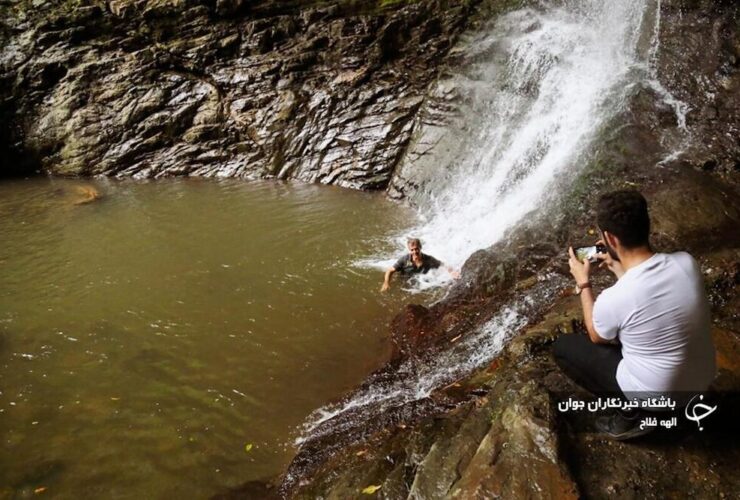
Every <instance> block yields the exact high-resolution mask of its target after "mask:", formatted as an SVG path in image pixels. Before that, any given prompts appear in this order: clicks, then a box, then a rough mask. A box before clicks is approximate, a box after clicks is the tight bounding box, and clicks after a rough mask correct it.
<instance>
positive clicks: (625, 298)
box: [593, 252, 716, 397]
mask: <svg viewBox="0 0 740 500" xmlns="http://www.w3.org/2000/svg"><path fill="white" fill-rule="evenodd" d="M593 321H594V328H595V329H596V333H598V334H599V336H600V337H602V338H604V339H607V340H611V339H614V338H615V337H617V336H618V337H619V341H620V342H621V344H622V356H623V358H622V361H620V363H619V367H618V368H617V383H618V384H619V387H620V388H621V389H622V392H624V393H641V394H633V395H629V394H628V397H633V396H637V397H643V394H644V393H666V392H671V391H692V392H700V391H704V390H706V389H707V387H708V386H709V384H710V383H711V382H712V380H713V379H714V376H715V373H716V364H715V363H716V362H715V352H714V343H713V342H712V336H711V333H710V319H709V303H708V301H707V297H706V294H705V292H704V284H703V282H702V277H701V272H700V270H699V266H698V264H697V263H696V261H695V260H694V259H693V258H692V257H691V255H689V254H687V253H685V252H677V253H673V254H662V253H657V254H655V255H653V256H652V257H650V258H649V259H648V260H646V261H645V262H642V263H640V264H639V265H637V266H635V267H633V268H631V269H629V270H628V271H627V272H626V273H624V275H622V277H621V278H620V279H619V280H618V281H617V283H616V284H615V285H614V286H612V287H610V288H607V289H606V290H604V291H603V292H602V293H601V295H599V297H598V299H596V303H595V304H594V312H593Z"/></svg>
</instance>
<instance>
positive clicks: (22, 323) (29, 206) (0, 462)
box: [0, 179, 418, 498]
mask: <svg viewBox="0 0 740 500" xmlns="http://www.w3.org/2000/svg"><path fill="white" fill-rule="evenodd" d="M80 186H82V187H80ZM88 187H89V188H92V189H95V190H97V192H98V194H99V196H100V197H99V199H93V200H90V201H89V202H87V203H84V204H79V203H78V202H79V199H80V197H81V196H85V197H89V191H88V192H86V191H85V190H86V189H87V188H88ZM413 222H414V221H413V215H412V214H411V213H409V212H407V211H406V210H405V209H404V208H402V207H398V206H396V205H392V204H390V203H388V202H387V201H385V200H384V199H383V198H382V197H380V196H373V195H368V194H363V193H355V192H348V191H344V190H340V189H334V188H326V187H316V186H301V185H286V184H275V183H243V182H212V181H197V180H178V181H160V182H156V183H137V182H123V183H112V182H108V181H96V182H93V183H91V182H87V183H83V182H82V181H69V180H66V181H61V180H48V179H34V180H25V181H4V182H3V183H1V184H0V241H2V245H0V284H1V285H0V380H2V385H1V386H0V438H1V439H2V450H3V451H2V455H0V495H1V496H4V495H5V494H10V495H12V494H17V493H21V494H23V493H28V494H30V493H33V491H34V490H35V489H37V488H47V489H46V490H44V491H45V492H47V493H51V494H53V496H55V497H62V498H64V497H66V498H73V497H74V498H77V497H79V496H81V495H82V496H86V497H87V496H106V497H111V496H118V497H124V498H134V497H137V498H139V497H144V496H145V497H150V498H151V497H165V496H166V497H170V496H172V495H178V494H187V495H188V497H192V496H196V497H203V496H207V495H209V494H212V493H216V492H219V491H222V490H223V489H224V488H227V487H230V486H235V485H238V484H241V483H243V482H244V481H247V480H251V479H258V478H264V477H270V476H272V475H275V474H277V473H279V472H280V471H281V470H282V469H283V468H284V466H285V465H286V464H287V462H288V461H289V460H290V458H291V456H292V454H293V453H294V449H293V448H292V444H291V443H292V442H293V440H294V439H295V438H296V436H297V434H298V431H297V428H298V426H300V424H301V423H302V422H303V421H304V419H305V418H306V416H307V415H308V414H309V413H311V411H312V410H314V409H315V408H317V407H319V406H321V405H323V404H325V403H327V402H329V401H331V400H334V399H336V398H338V397H339V396H340V395H341V394H342V393H344V392H345V391H347V390H349V389H350V388H352V387H354V386H355V385H357V384H358V383H359V382H360V381H361V380H362V379H363V378H364V377H365V376H366V375H367V374H368V373H369V372H370V371H372V370H373V369H375V368H377V367H379V366H380V365H381V364H382V363H383V361H384V359H385V356H387V349H388V339H387V324H388V321H389V320H390V318H391V315H392V314H393V313H394V312H395V311H397V310H398V308H399V307H400V304H401V303H402V301H403V300H404V299H406V298H407V297H405V296H404V295H403V292H401V291H400V288H401V287H395V289H394V290H393V292H392V293H390V294H388V295H381V294H379V293H378V289H379V287H380V284H381V280H382V276H381V273H379V272H378V271H377V270H374V269H365V268H358V267H356V266H353V265H352V263H353V262H360V261H364V260H367V259H376V258H377V255H378V254H379V253H382V252H383V251H392V250H393V249H394V247H393V246H392V243H391V246H390V247H389V246H388V243H386V240H387V237H388V235H389V234H391V233H394V232H398V231H399V230H400V229H401V228H402V227H404V226H405V225H407V224H409V223H413ZM415 300H416V301H418V297H417V298H415ZM247 444H251V445H252V447H251V449H249V451H247Z"/></svg>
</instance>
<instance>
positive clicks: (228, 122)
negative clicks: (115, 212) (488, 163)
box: [0, 0, 476, 189]
mask: <svg viewBox="0 0 740 500" xmlns="http://www.w3.org/2000/svg"><path fill="white" fill-rule="evenodd" d="M475 3H476V2H472V3H459V2H451V1H449V0H425V1H423V2H421V3H416V2H410V3H403V4H402V5H396V6H394V7H393V8H392V9H390V8H384V7H382V6H378V5H375V4H368V3H362V2H361V3H359V4H357V3H355V2H349V1H345V0H339V1H337V2H333V3H331V4H329V5H325V4H314V3H311V2H309V3H307V4H305V5H304V4H301V5H300V6H299V5H293V4H286V3H284V2H273V1H267V0H265V1H259V2H249V3H247V2H243V1H241V0H219V1H218V2H202V1H200V0H194V1H188V2H180V1H174V0H145V1H128V0H115V1H111V2H108V3H107V5H106V7H107V8H106V9H98V10H96V11H94V12H93V11H86V10H84V9H83V8H75V7H70V8H66V7H64V6H61V5H56V4H44V6H41V7H39V8H38V9H37V11H36V15H35V16H33V17H29V16H27V15H26V12H25V11H24V10H23V8H21V7H20V6H18V7H17V8H13V7H0V8H2V9H4V10H3V12H4V13H7V15H5V16H4V19H5V20H4V21H3V22H4V28H3V30H2V36H3V40H4V43H3V48H2V49H1V50H0V63H1V66H0V76H2V77H1V78H0V97H2V100H1V101H0V102H2V103H3V105H2V108H0V114H1V116H2V122H3V124H4V128H5V124H7V127H8V130H3V134H2V135H0V139H1V140H2V143H0V147H1V148H2V151H7V152H8V153H9V154H12V156H13V157H14V158H19V157H23V158H27V161H25V162H22V163H21V164H20V165H17V164H15V163H14V164H13V165H8V164H3V165H2V166H0V175H2V174H3V173H6V174H8V173H10V170H11V168H12V169H13V171H24V172H29V171H33V170H36V169H41V170H43V171H46V172H49V173H52V174H61V175H113V176H134V177H164V176H170V175H193V176H219V177H277V178H281V179H289V178H292V179H299V180H302V181H305V182H321V183H326V184H338V185H341V186H345V187H353V188H359V189H381V188H384V187H385V186H386V185H387V184H388V181H389V179H390V177H391V175H392V172H393V170H394V168H395V166H396V164H397V163H398V161H399V159H400V158H401V156H402V154H403V152H404V150H405V147H406V145H407V143H408V141H409V138H410V137H411V133H412V130H413V119H414V116H415V114H416V113H417V111H418V109H419V107H420V104H421V101H422V98H423V95H424V93H425V91H426V86H427V84H428V83H429V82H430V81H431V80H432V79H433V78H434V76H435V75H436V71H437V67H438V62H439V60H440V58H441V56H442V55H443V54H444V53H446V51H447V48H448V47H449V46H450V40H453V39H454V38H455V37H456V36H457V33H458V32H459V31H460V30H461V28H462V27H463V26H464V24H465V19H466V16H467V14H468V12H469V10H470V9H471V8H472V6H473V5H474V4H475ZM65 5H66V4H65ZM429 13H433V17H432V19H431V20H430V19H429ZM16 76H17V77H16ZM209 152H210V153H209ZM2 156H4V157H6V156H8V155H2Z"/></svg>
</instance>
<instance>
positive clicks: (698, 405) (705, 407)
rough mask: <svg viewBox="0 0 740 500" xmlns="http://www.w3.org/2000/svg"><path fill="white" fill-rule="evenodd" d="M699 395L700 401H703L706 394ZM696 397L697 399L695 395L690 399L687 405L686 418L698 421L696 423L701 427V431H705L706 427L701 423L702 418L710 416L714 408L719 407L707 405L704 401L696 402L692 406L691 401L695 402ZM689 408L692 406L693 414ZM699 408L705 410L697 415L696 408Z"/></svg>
mask: <svg viewBox="0 0 740 500" xmlns="http://www.w3.org/2000/svg"><path fill="white" fill-rule="evenodd" d="M698 396H699V400H700V401H702V400H703V399H704V395H703V394H698ZM695 399H696V396H694V397H693V398H691V401H689V404H688V405H686V410H685V414H686V418H688V419H689V420H692V421H694V422H696V425H697V426H698V427H699V430H700V431H703V430H704V427H702V426H701V425H699V422H700V421H701V420H702V419H704V418H706V417H708V416H709V415H711V414H712V413H714V410H716V409H717V407H716V406H709V405H705V404H704V403H696V404H695V405H693V406H692V405H691V403H693V402H694V400H695ZM689 408H691V415H689ZM697 408H698V409H699V410H703V411H704V412H703V413H699V414H698V415H697V413H696V409H697Z"/></svg>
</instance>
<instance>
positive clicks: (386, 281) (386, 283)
mask: <svg viewBox="0 0 740 500" xmlns="http://www.w3.org/2000/svg"><path fill="white" fill-rule="evenodd" d="M395 272H396V268H395V267H391V268H388V270H387V271H386V272H385V279H384V280H383V286H382V287H380V291H381V292H385V291H387V290H388V289H389V288H390V287H391V276H393V273H395Z"/></svg>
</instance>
